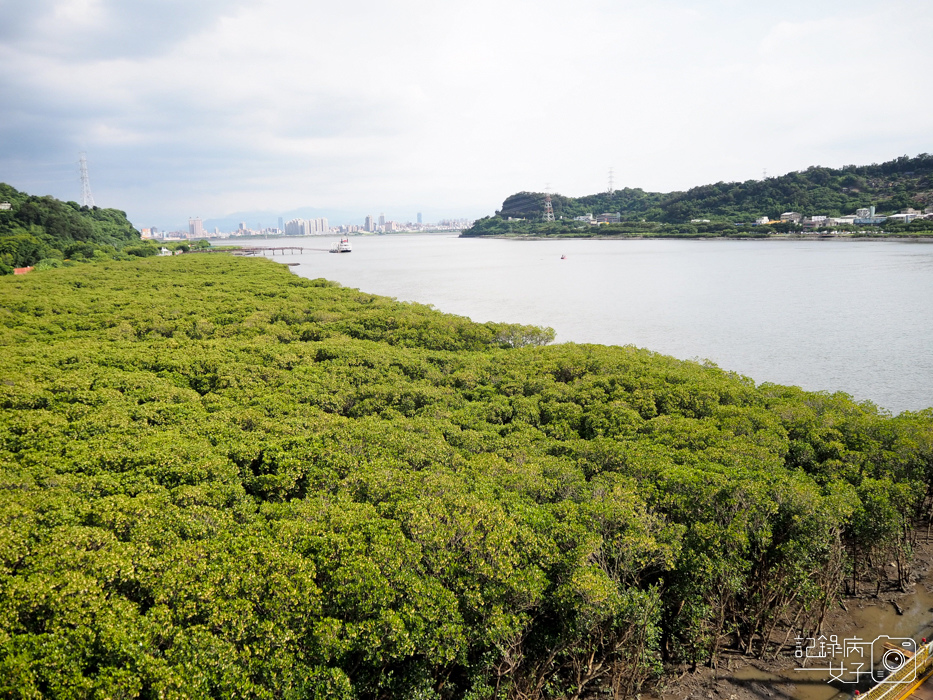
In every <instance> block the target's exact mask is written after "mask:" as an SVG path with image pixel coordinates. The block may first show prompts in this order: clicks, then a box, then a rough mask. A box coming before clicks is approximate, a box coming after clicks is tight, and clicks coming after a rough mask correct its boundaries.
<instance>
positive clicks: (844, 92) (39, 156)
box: [0, 0, 933, 229]
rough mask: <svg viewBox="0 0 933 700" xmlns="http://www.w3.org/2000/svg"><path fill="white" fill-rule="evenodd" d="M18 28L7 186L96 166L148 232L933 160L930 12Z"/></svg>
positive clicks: (874, 4)
mask: <svg viewBox="0 0 933 700" xmlns="http://www.w3.org/2000/svg"><path fill="white" fill-rule="evenodd" d="M0 17H2V18H3V21H2V22H0V181H2V182H6V183H8V184H10V185H12V186H14V187H16V188H17V189H20V190H25V191H27V192H29V193H31V194H51V195H53V196H56V197H58V198H60V199H63V200H74V201H80V199H81V184H80V180H79V174H78V160H79V154H80V153H81V152H86V153H87V161H88V169H89V174H90V182H91V188H92V191H93V194H94V199H95V202H96V204H97V205H98V206H105V207H115V208H118V209H123V210H124V211H126V212H127V214H128V215H129V218H130V220H131V221H132V222H133V223H134V224H135V225H137V226H138V227H148V226H153V225H155V226H159V227H161V228H163V229H165V228H169V229H170V228H172V227H182V226H185V225H186V224H187V220H188V218H189V217H194V216H200V217H201V218H203V219H211V218H220V217H225V216H231V215H235V214H237V213H238V212H250V213H251V215H254V216H255V215H258V214H256V213H257V212H264V213H268V215H269V216H275V215H281V214H282V213H285V212H289V211H294V210H298V209H301V208H310V209H305V210H306V211H312V210H313V211H318V212H321V213H322V214H325V215H326V214H328V213H330V214H331V223H332V224H338V223H362V217H363V216H364V215H365V214H367V213H373V214H376V215H378V214H379V213H385V214H386V216H387V218H394V219H396V220H400V221H408V220H414V218H415V215H416V213H417V212H419V211H420V212H424V214H425V220H433V219H436V218H441V217H451V218H453V217H457V218H459V217H470V218H473V217H478V216H483V215H487V214H491V213H492V212H493V211H494V210H495V209H497V208H498V207H499V206H500V205H501V203H502V200H503V199H505V197H507V196H508V195H510V194H512V193H514V192H518V191H522V190H529V191H544V190H545V188H546V187H549V188H550V190H551V191H552V192H559V193H561V194H564V195H569V196H582V195H586V194H592V193H594V192H598V191H603V190H605V189H606V188H607V187H608V184H609V182H608V177H609V171H610V168H611V169H612V171H613V182H614V185H615V187H616V188H621V187H641V188H643V189H645V190H653V191H664V192H667V191H672V190H682V189H687V188H689V187H692V186H696V185H701V184H705V183H710V182H718V181H735V180H739V181H741V180H748V179H758V178H761V177H762V176H763V175H764V172H765V171H767V174H768V175H779V174H783V173H786V172H790V171H792V170H800V169H804V168H806V167H808V166H811V165H823V166H828V167H839V166H842V165H846V164H867V163H873V162H882V161H885V160H890V159H892V158H895V157H897V156H900V155H905V154H906V155H910V156H915V155H917V154H919V153H927V152H931V151H933V143H931V141H933V85H931V81H930V76H931V75H933V40H931V38H930V37H933V3H931V2H929V0H809V1H803V0H782V2H771V3H762V2H755V1H754V0H703V1H690V0H575V1H574V2H567V1H566V0H561V1H560V2H557V1H555V0H533V1H532V0H461V2H445V1H443V0H341V2H334V1H333V0H327V1H326V2H324V1H323V0H197V1H196V2H194V1H192V0H133V1H132V2H130V1H129V0H28V2H24V1H23V0H0ZM334 217H340V218H344V219H346V221H343V220H334ZM275 223H276V221H274V220H269V221H268V225H274V224H275ZM250 224H252V222H250Z"/></svg>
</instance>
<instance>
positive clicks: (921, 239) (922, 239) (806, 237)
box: [458, 233, 933, 243]
mask: <svg viewBox="0 0 933 700" xmlns="http://www.w3.org/2000/svg"><path fill="white" fill-rule="evenodd" d="M458 238H465V239H477V240H479V239H483V238H493V239H498V240H516V241H558V240H560V241H853V242H858V241H894V242H900V243H933V235H929V236H882V235H877V236H872V235H860V236H855V235H851V234H806V233H771V234H764V235H761V236H651V235H645V236H642V235H638V234H635V235H630V236H629V235H619V236H570V235H561V234H558V235H553V236H549V235H539V234H533V233H532V234H511V235H510V234H507V233H506V234H496V235H491V236H463V235H461V236H458Z"/></svg>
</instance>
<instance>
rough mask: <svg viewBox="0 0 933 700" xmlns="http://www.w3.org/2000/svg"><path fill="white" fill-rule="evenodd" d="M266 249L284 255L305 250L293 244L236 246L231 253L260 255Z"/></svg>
mask: <svg viewBox="0 0 933 700" xmlns="http://www.w3.org/2000/svg"><path fill="white" fill-rule="evenodd" d="M309 250H315V249H314V248H309ZM268 251H272V254H273V255H275V252H276V251H279V252H280V253H282V255H286V254H289V255H293V254H295V253H298V254H299V255H300V254H301V253H304V252H305V249H304V248H301V247H299V246H294V245H286V246H281V245H277V246H243V247H241V248H237V249H236V250H234V251H233V254H234V255H262V254H263V253H266V252H268Z"/></svg>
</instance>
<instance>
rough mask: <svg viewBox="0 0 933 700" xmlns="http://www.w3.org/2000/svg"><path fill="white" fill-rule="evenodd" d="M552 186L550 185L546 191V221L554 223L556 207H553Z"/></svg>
mask: <svg viewBox="0 0 933 700" xmlns="http://www.w3.org/2000/svg"><path fill="white" fill-rule="evenodd" d="M550 189H551V186H550V185H548V186H547V187H546V188H545V190H544V220H545V221H554V207H553V206H552V205H551V192H550Z"/></svg>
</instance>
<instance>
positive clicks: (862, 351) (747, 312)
mask: <svg viewBox="0 0 933 700" xmlns="http://www.w3.org/2000/svg"><path fill="white" fill-rule="evenodd" d="M335 240H336V238H335V237H320V238H297V239H280V238H277V239H275V240H274V241H272V240H269V241H256V240H253V241H249V242H247V243H244V244H245V245H296V246H303V247H304V248H305V252H304V253H303V254H301V255H286V256H283V255H282V254H281V253H277V254H275V255H272V254H269V257H272V258H273V259H275V260H278V261H282V262H297V263H300V264H299V265H298V266H296V267H293V268H292V269H293V271H294V272H295V273H296V274H299V275H301V276H303V277H309V278H314V277H325V278H327V279H330V280H334V281H336V282H339V283H341V284H343V285H344V286H349V287H357V288H359V289H362V290H363V291H366V292H370V293H374V294H382V295H387V296H391V297H396V298H398V299H400V300H405V301H417V302H421V303H425V304H431V305H433V306H435V307H436V308H438V309H440V310H441V311H446V312H449V313H454V314H458V315H462V316H468V317H470V318H472V319H473V320H475V321H508V322H516V323H531V324H535V325H543V326H550V327H552V328H554V329H555V331H556V332H557V341H558V342H568V341H572V342H576V343H603V344H611V345H628V344H631V345H636V346H639V347H644V348H648V349H650V350H654V351H657V352H660V353H664V354H667V355H673V356H675V357H678V358H682V359H704V360H705V359H709V360H712V361H713V362H715V363H716V364H717V365H719V366H720V367H723V368H725V369H729V370H732V371H735V372H739V373H740V374H744V375H747V376H750V377H752V378H753V379H754V380H755V381H756V382H759V383H760V382H765V381H768V382H776V383H779V384H791V385H797V386H801V387H803V388H805V389H809V390H821V391H844V392H846V393H848V394H851V395H852V396H854V397H855V398H856V399H858V400H870V401H873V402H874V403H876V404H877V405H879V406H881V407H882V408H885V409H887V410H890V411H892V412H894V413H899V412H901V411H904V410H913V411H916V410H921V409H924V408H927V407H930V406H933V244H931V243H923V242H904V241H879V240H810V241H807V240H756V241H734V240H711V241H686V240H677V241H668V240H560V241H553V240H551V241H548V240H533V241H527V240H503V239H463V238H457V237H456V236H455V235H452V234H433V235H398V234H397V235H389V236H357V237H354V238H351V241H352V243H353V252H352V253H351V254H343V255H332V254H329V253H327V252H326V250H327V248H329V247H330V244H331V243H332V242H333V241H335ZM312 248H317V250H310V249H312ZM562 255H563V256H566V257H565V258H564V259H561V256H562Z"/></svg>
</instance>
